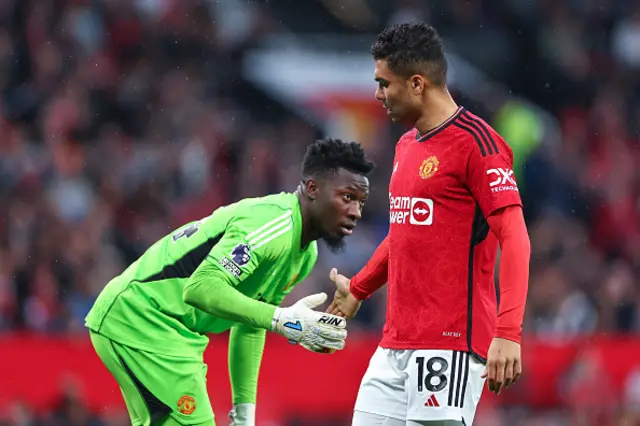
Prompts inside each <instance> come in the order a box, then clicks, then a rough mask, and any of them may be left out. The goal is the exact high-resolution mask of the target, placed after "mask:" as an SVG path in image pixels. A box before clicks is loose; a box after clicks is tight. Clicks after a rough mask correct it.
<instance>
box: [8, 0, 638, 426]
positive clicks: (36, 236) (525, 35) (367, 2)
mask: <svg viewBox="0 0 640 426" xmlns="http://www.w3.org/2000/svg"><path fill="white" fill-rule="evenodd" d="M634 4H635V6H634ZM639 5H640V4H639V3H637V2H632V1H623V0H591V1H581V0H539V1H530V0H483V1H480V0H476V1H473V0H472V1H465V0H447V1H444V0H443V1H432V2H427V1H420V0H398V1H395V0H394V1H392V0H297V1H287V0H269V1H267V0H265V1H245V0H209V1H206V0H201V1H192V0H3V1H0V21H1V24H0V89H1V90H2V103H1V104H0V135H1V137H0V204H1V206H2V208H0V425H3V426H4V425H20V426H27V425H43V426H44V425H46V426H49V425H69V426H85V425H92V426H94V425H96V426H97V425H107V424H108V425H119V424H127V423H126V417H125V416H124V414H123V411H122V409H123V406H122V403H121V401H120V395H119V393H118V391H117V388H116V387H115V383H114V382H113V381H112V380H111V378H110V377H109V376H108V375H107V373H106V370H105V369H104V367H102V365H101V364H100V363H99V361H98V359H97V358H96V356H95V355H94V354H93V352H92V351H91V348H90V347H89V346H88V342H87V336H86V333H85V330H83V327H82V322H83V317H84V315H85V313H86V312H87V311H88V309H89V307H90V306H91V304H92V301H93V300H94V298H95V296H96V294H97V293H98V292H99V291H100V289H101V288H102V286H103V285H104V284H105V283H106V282H107V281H108V280H109V278H110V277H111V276H113V275H114V274H117V273H118V272H119V271H120V270H121V269H122V268H123V267H124V266H125V265H126V264H128V263H129V262H131V261H132V260H133V259H135V258H136V257H137V256H138V255H139V254H140V253H141V252H142V251H143V250H144V249H145V248H146V247H147V246H149V245H150V244H151V243H152V242H154V241H155V240H156V239H157V238H159V237H160V236H162V235H163V234H166V233H167V232H168V231H169V230H170V229H172V228H173V227H176V226H177V225H179V224H181V223H184V222H185V221H187V220H191V219H194V218H200V217H202V216H205V215H207V214H208V212H210V211H211V210H213V209H214V208H215V207H217V206H219V205H221V204H224V203H228V202H232V201H234V200H237V199H239V198H241V197H247V196H258V195H262V194H266V193H269V192H275V191H281V190H293V189H295V187H296V185H297V178H298V173H299V161H300V159H301V157H302V155H303V153H304V149H305V146H306V144H308V143H309V142H311V141H312V140H313V139H314V138H317V137H319V136H323V135H331V136H337V137H341V138H343V139H349V140H358V141H360V142H361V143H363V144H364V145H365V146H366V149H367V151H368V152H369V153H370V155H371V156H372V157H373V158H374V159H375V161H376V162H377V163H378V164H379V168H378V169H377V171H376V172H375V175H374V176H373V177H372V190H373V193H372V197H371V200H370V201H369V202H368V204H367V206H366V210H365V214H364V219H363V221H362V225H361V226H360V227H359V229H358V231H357V232H356V233H355V235H354V236H353V237H351V238H349V242H348V250H347V251H346V252H345V253H344V254H342V255H340V256H335V255H331V254H330V253H327V252H326V251H324V250H323V251H322V253H321V256H320V261H319V264H318V266H317V268H316V271H315V273H314V275H313V276H312V277H311V278H310V279H308V280H307V282H306V283H304V285H301V286H299V288H298V289H297V290H296V291H295V292H294V294H293V296H292V297H297V296H300V295H302V294H309V293H311V292H313V291H317V290H324V291H329V292H330V291H331V286H330V285H329V282H328V279H327V274H328V271H329V269H330V267H332V266H337V267H338V268H339V269H340V270H341V271H342V272H344V273H346V274H351V273H353V272H355V271H357V270H358V269H359V268H360V267H361V266H362V265H363V264H364V262H365V261H366V260H367V259H368V257H369V255H370V254H371V253H372V252H373V250H374V248H375V247H376V245H377V243H378V242H379V241H380V240H381V239H382V238H383V236H384V235H385V233H386V230H387V226H388V215H387V212H388V206H387V202H388V199H387V186H386V185H387V181H388V176H389V174H390V172H391V161H390V159H391V156H392V155H393V148H394V144H395V140H396V138H397V136H398V135H399V134H400V132H401V131H402V129H400V128H398V127H396V126H390V125H389V123H388V120H387V118H386V117H385V115H384V114H383V113H382V112H383V111H382V108H380V106H379V105H378V104H377V103H376V102H375V101H374V99H373V92H374V90H375V84H374V82H373V81H372V72H373V64H372V62H371V60H370V58H369V56H368V47H369V45H370V44H371V42H372V40H373V38H374V36H375V34H376V33H377V32H378V31H379V30H380V29H382V28H384V27H385V26H387V25H389V24H392V23H396V22H400V21H407V20H412V19H424V20H426V21H428V22H430V23H432V24H434V25H435V26H436V27H437V28H438V29H439V30H440V32H441V33H442V35H443V37H444V39H445V43H446V48H447V49H448V52H449V60H450V64H451V72H450V85H451V88H452V91H453V93H454V95H455V98H456V100H458V102H459V103H461V104H463V105H465V106H466V107H468V108H469V109H471V110H472V111H474V112H476V113H477V114H479V115H481V116H482V117H484V118H485V119H486V120H487V121H489V122H490V123H491V124H492V125H493V126H494V127H495V128H496V129H497V130H498V131H499V132H501V133H502V134H503V135H504V137H505V138H506V139H507V141H508V142H509V144H510V145H511V147H512V148H513V150H514V152H515V154H516V174H517V177H518V180H519V184H520V187H521V193H522V196H523V199H524V202H525V206H526V208H525V214H526V218H527V221H528V225H529V230H530V237H531V241H532V262H531V280H530V290H529V299H528V305H527V310H526V320H525V324H524V328H525V347H524V363H525V364H524V365H525V376H524V378H523V380H522V381H521V382H520V383H519V384H518V385H517V386H515V387H512V388H510V389H509V390H508V391H507V392H505V393H503V394H502V395H500V396H499V397H491V396H487V395H488V393H486V392H485V399H484V401H483V402H482V404H481V406H480V408H479V411H478V415H477V422H476V424H478V425H496V426H500V425H536V426H537V425H637V424H640V338H639V337H638V331H639V330H640V311H639V304H640V146H639V145H638V143H639V126H640V103H639V101H640V78H638V72H639V70H640V6H639ZM428 243H429V242H428V241H425V244H428ZM384 299H385V296H384V292H381V293H380V294H377V295H375V296H374V297H373V298H372V300H370V301H369V302H367V303H365V304H364V306H363V308H362V310H361V311H360V314H359V315H358V317H357V319H356V320H354V321H352V323H351V326H350V341H349V344H348V347H347V349H346V350H345V351H344V352H342V353H339V354H336V355H334V356H331V357H329V356H320V355H315V354H310V353H306V352H305V351H303V350H301V349H299V348H296V347H292V346H290V345H287V344H286V343H284V342H282V339H278V338H271V339H269V340H268V343H267V349H266V355H265V362H264V369H263V372H262V374H261V383H260V390H259V410H258V412H259V424H260V425H347V424H349V416H350V409H351V407H352V404H353V400H354V398H355V392H356V390H357V386H358V383H359V379H360V376H361V374H362V372H363V371H364V369H365V368H366V364H367V361H368V358H369V356H370V355H371V353H372V351H373V349H374V348H375V345H376V342H377V338H378V336H379V333H380V330H381V325H382V323H383V321H384V302H385V300H384ZM225 349H226V336H219V337H215V338H214V339H213V340H212V344H211V348H210V349H209V350H208V353H207V359H208V360H210V367H209V382H210V383H211V387H212V390H213V392H212V395H211V397H212V399H213V402H214V407H215V410H216V414H217V418H218V424H221V425H222V424H226V412H227V410H228V408H229V390H228V387H227V378H226V364H225V360H226V354H225Z"/></svg>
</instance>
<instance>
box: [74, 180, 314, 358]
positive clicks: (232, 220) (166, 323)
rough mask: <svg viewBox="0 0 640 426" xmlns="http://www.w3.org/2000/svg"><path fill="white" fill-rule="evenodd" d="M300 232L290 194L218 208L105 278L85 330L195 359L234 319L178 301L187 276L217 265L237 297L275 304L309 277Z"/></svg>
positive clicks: (309, 261)
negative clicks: (108, 280) (117, 273)
mask: <svg viewBox="0 0 640 426" xmlns="http://www.w3.org/2000/svg"><path fill="white" fill-rule="evenodd" d="M301 235H302V217H301V211H300V203H299V200H298V197H297V195H296V194H292V193H280V194H275V195H269V196H266V197H262V198H250V199H245V200H242V201H239V202H237V203H234V204H231V205H228V206H224V207H221V208H219V209H217V210H216V211H214V212H213V213H212V214H211V215H210V216H208V217H206V218H204V219H201V220H199V221H195V222H192V223H189V224H186V225H184V226H183V227H181V228H179V229H177V230H176V231H175V232H173V233H171V234H169V235H167V236H166V237H164V238H162V239H161V240H159V241H158V242H157V243H155V244H154V245H153V246H151V247H150V248H149V249H148V250H147V251H146V252H145V253H144V254H143V255H142V256H141V257H140V258H139V259H138V260H137V261H135V262H134V263H133V264H132V265H131V266H129V268H127V269H126V270H125V271H124V272H123V273H122V274H121V275H119V276H117V277H116V278H114V279H113V280H111V281H110V282H109V283H108V284H107V286H106V287H105V288H104V290H103V291H102V292H101V293H100V295H99V296H98V298H97V300H96V302H95V304H94V306H93V308H92V309H91V311H90V312H89V314H88V315H87V317H86V325H87V327H89V328H90V329H91V330H93V331H95V332H98V333H100V334H102V335H103V336H105V337H108V338H109V339H111V340H114V341H116V342H119V343H121V344H124V345H127V346H130V347H132V348H137V349H140V350H145V351H149V352H161V353H164V354H167V355H175V356H198V357H201V356H202V354H203V352H204V350H205V349H206V347H207V344H208V341H209V339H208V337H207V336H206V333H221V332H223V331H226V330H228V329H229V328H231V327H232V326H233V325H234V322H232V321H229V320H225V319H222V318H217V317H215V316H213V315H211V314H208V313H207V312H205V311H202V310H200V309H197V308H195V307H193V306H191V305H189V304H187V303H185V302H184V300H183V291H184V288H185V286H186V285H188V284H189V279H190V277H191V276H192V275H193V274H194V272H195V271H196V270H198V269H199V268H211V267H214V268H218V269H217V270H219V271H222V272H223V273H224V276H225V277H226V280H227V281H228V283H229V284H230V285H233V286H235V288H236V289H237V290H238V291H239V292H240V293H242V294H243V295H245V296H247V297H249V298H252V299H254V300H259V301H263V302H266V303H269V304H273V305H279V304H280V303H281V302H282V299H284V297H285V296H286V295H287V294H288V293H289V292H290V291H291V289H292V288H293V286H295V285H296V284H297V283H298V282H300V281H302V280H304V278H305V277H306V276H307V275H308V274H309V273H310V272H311V270H312V269H313V267H314V265H315V262H316V259H317V256H318V249H317V244H316V242H312V243H310V244H309V245H308V246H307V247H305V248H302V247H301V245H300V244H301V243H300V239H301ZM212 297H215V295H212Z"/></svg>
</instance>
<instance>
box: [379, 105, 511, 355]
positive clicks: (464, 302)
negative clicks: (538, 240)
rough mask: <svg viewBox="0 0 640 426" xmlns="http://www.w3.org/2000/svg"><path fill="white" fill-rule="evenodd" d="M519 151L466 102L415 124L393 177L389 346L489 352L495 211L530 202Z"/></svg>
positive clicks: (397, 156) (404, 141)
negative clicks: (518, 175)
mask: <svg viewBox="0 0 640 426" xmlns="http://www.w3.org/2000/svg"><path fill="white" fill-rule="evenodd" d="M512 168H513V153H512V151H511V149H510V148H509V146H508V145H507V144H506V143H505V141H504V140H503V139H502V137H500V135H498V134H497V133H496V131H495V130H493V129H492V128H491V127H490V126H489V125H488V124H487V123H486V122H484V121H483V120H482V119H480V118H478V117H477V116H475V115H473V114H471V113H470V112H469V111H467V110H465V109H464V108H459V109H458V111H457V112H456V114H455V115H454V116H452V117H451V118H450V119H449V120H447V121H446V122H444V123H443V124H442V125H440V126H439V127H437V128H436V129H433V130H432V131H430V132H429V133H427V134H424V135H419V133H418V131H417V130H416V129H413V130H411V131H409V132H407V133H405V134H404V135H403V136H402V137H401V138H400V141H399V142H398V144H397V146H396V153H395V159H394V163H393V173H392V175H391V182H390V185H389V203H390V228H389V236H388V239H389V275H388V278H389V282H388V302H387V319H386V324H385V327H384V331H383V338H382V341H381V346H383V347H387V348H394V349H452V350H459V351H469V352H471V353H474V354H476V355H478V356H480V357H481V358H483V359H486V356H487V351H488V349H489V344H490V343H491V340H492V338H493V336H494V332H495V324H496V318H497V294H499V292H498V291H497V289H496V287H495V285H494V266H495V261H496V255H497V249H498V240H497V238H496V237H495V236H494V235H493V234H492V233H491V232H490V230H489V227H488V225H487V221H486V219H485V218H486V217H488V216H489V215H490V214H491V213H492V212H494V211H496V210H498V209H500V208H503V207H507V206H510V205H522V202H521V200H520V194H519V192H518V187H517V185H516V182H515V179H514V175H513V170H512Z"/></svg>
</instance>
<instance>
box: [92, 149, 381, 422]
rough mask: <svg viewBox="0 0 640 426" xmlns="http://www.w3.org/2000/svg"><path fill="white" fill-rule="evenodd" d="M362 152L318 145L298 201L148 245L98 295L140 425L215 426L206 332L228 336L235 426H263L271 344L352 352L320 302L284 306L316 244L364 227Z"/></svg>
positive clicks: (338, 321)
mask: <svg viewBox="0 0 640 426" xmlns="http://www.w3.org/2000/svg"><path fill="white" fill-rule="evenodd" d="M373 168H374V165H373V164H372V163H371V162H369V161H368V160H367V159H366V157H365V154H364V152H363V150H362V148H361V147H360V145H358V144H357V143H355V142H350V143H346V142H342V141H340V140H336V139H323V140H320V141H316V142H315V143H313V144H312V145H310V146H309V148H308V149H307V153H306V155H305V157H304V161H303V165H302V182H301V184H300V186H299V187H298V190H297V191H296V192H295V193H281V194H276V195H269V196H266V197H262V198H251V199H245V200H241V201H239V202H237V203H234V204H231V205H228V206H224V207H220V208H219V209H217V210H215V211H214V212H213V213H212V214H211V215H210V216H208V217H206V218H204V219H202V220H199V221H196V222H192V223H189V224H186V225H184V226H183V227H181V228H179V229H177V230H176V231H174V232H173V233H171V234H170V235H167V236H166V237H164V238H162V239H161V240H159V241H158V242H157V243H155V244H154V245H153V246H151V247H150V248H149V249H148V250H147V251H146V252H145V253H144V254H143V255H142V256H141V257H140V258H139V259H138V260H137V261H135V262H134V263H133V264H132V265H131V266H129V268H127V269H126V270H125V271H124V272H123V273H122V274H121V275H119V276H117V277H116V278H114V279H113V280H112V281H111V282H109V284H107V286H106V287H105V288H104V290H103V291H102V292H101V293H100V295H99V296H98V299H97V300H96V302H95V304H94V306H93V308H92V309H91V311H90V312H89V314H88V315H87V318H86V326H87V327H88V328H89V329H90V335H91V341H92V343H93V346H94V348H95V350H96V352H97V353H98V355H99V357H100V358H101V359H102V361H103V362H104V364H105V365H106V366H107V368H108V369H109V371H110V372H111V374H112V375H113V376H114V377H115V379H116V380H117V382H118V384H119V385H120V388H121V390H122V394H123V396H124V400H125V402H126V405H127V409H128V411H129V414H130V416H131V421H132V423H133V425H134V426H140V425H145V426H157V425H162V426H170V425H189V426H192V425H194V426H195V425H202V426H212V425H215V421H214V415H213V410H212V409H211V403H210V401H209V397H208V395H207V389H206V371H207V367H206V365H205V364H204V362H203V353H204V351H205V349H206V347H207V344H208V341H209V339H208V337H207V336H206V333H221V332H224V331H226V330H231V331H230V336H229V376H230V381H231V387H232V394H233V403H234V406H233V409H232V410H231V413H230V414H229V417H230V418H231V424H235V425H248V426H253V425H254V424H255V408H256V407H255V403H256V394H257V382H258V371H259V369H260V362H261V359H262V352H263V349H264V342H265V334H266V332H267V331H273V332H276V333H278V334H281V335H282V336H284V337H285V338H287V339H288V340H289V341H291V342H295V343H300V344H301V345H302V346H303V347H305V348H306V349H308V350H311V351H315V352H329V351H333V350H339V349H342V348H343V347H344V341H345V338H346V336H347V331H346V329H345V327H346V322H345V320H344V319H343V318H340V317H336V316H333V315H330V314H326V313H323V312H319V311H315V310H313V309H312V308H314V307H316V306H319V305H320V304H322V303H323V302H324V301H325V300H326V295H325V294H323V293H320V294H314V295H311V296H308V297H305V298H303V299H302V300H300V301H298V302H297V303H295V304H293V305H292V306H289V307H286V308H280V307H278V305H279V304H280V303H281V302H282V300H283V299H284V297H285V296H286V295H287V294H288V293H289V292H290V291H291V289H292V288H293V286H294V285H296V284H297V283H299V282H301V281H302V280H304V279H305V277H307V275H308V274H309V273H310V272H311V270H312V269H313V267H314V265H315V262H316V259H317V254H318V251H317V243H316V240H318V239H323V240H325V242H326V243H327V245H328V246H329V247H331V248H339V247H340V246H341V243H342V240H343V238H344V237H345V236H347V235H350V234H351V233H352V231H353V229H354V227H355V225H356V222H357V221H358V219H360V214H361V212H362V207H363V205H364V202H365V200H366V198H367V196H368V193H369V182H368V180H367V178H366V176H367V175H368V174H369V173H370V172H371V171H372V170H373Z"/></svg>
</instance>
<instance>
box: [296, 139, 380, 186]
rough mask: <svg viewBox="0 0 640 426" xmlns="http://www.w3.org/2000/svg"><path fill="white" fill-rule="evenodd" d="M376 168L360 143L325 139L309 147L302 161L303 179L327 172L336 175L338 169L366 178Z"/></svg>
mask: <svg viewBox="0 0 640 426" xmlns="http://www.w3.org/2000/svg"><path fill="white" fill-rule="evenodd" d="M374 168H375V165H374V164H373V163H372V162H371V161H369V160H367V157H366V155H365V153H364V150H363V149H362V146H360V144H359V143H357V142H343V141H342V140H340V139H332V138H325V139H320V140H317V141H315V142H314V143H312V144H311V145H309V146H308V147H307V153H306V154H305V156H304V159H303V161H302V178H303V179H305V178H309V177H312V176H315V177H318V176H320V175H322V174H325V173H327V172H334V173H335V172H337V171H338V169H346V170H349V171H350V172H353V173H357V174H360V175H364V176H366V175H368V174H369V173H371V171H373V169H374Z"/></svg>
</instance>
